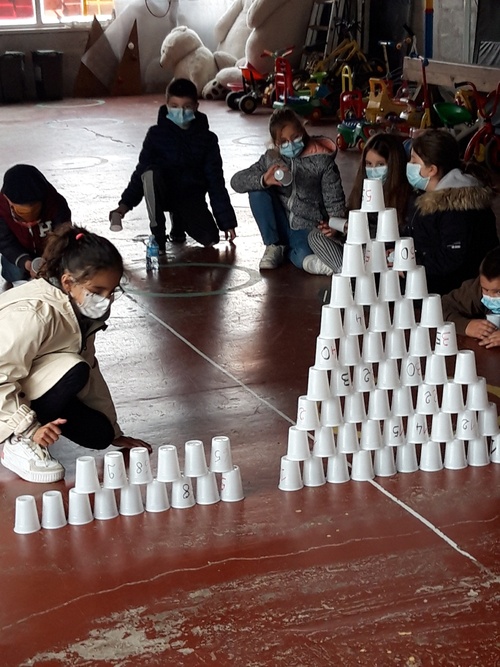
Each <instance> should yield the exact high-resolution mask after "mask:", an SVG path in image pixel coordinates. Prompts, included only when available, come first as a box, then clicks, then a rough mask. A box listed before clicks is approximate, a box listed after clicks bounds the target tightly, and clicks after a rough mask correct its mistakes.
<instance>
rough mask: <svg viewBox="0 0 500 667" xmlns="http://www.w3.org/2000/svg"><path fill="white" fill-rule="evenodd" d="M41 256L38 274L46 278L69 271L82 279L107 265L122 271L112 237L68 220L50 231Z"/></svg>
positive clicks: (121, 260)
mask: <svg viewBox="0 0 500 667" xmlns="http://www.w3.org/2000/svg"><path fill="white" fill-rule="evenodd" d="M43 259H44V263H43V265H42V268H41V269H40V272H39V275H40V276H41V277H42V278H46V279H50V278H56V279H57V280H60V279H61V276H62V275H63V273H71V275H72V276H74V278H75V279H76V280H78V281H81V280H87V279H88V278H92V276H94V275H95V274H96V273H97V272H98V271H102V270H108V269H111V270H114V271H116V272H117V273H119V274H120V275H122V274H123V259H122V256H121V255H120V253H119V252H118V250H117V249H116V248H115V246H114V245H113V244H112V243H111V241H108V239H105V238H104V237H103V236H98V235H97V234H93V233H92V232H89V231H88V230H87V229H84V228H83V227H73V226H72V224H71V223H69V222H68V223H65V224H64V225H59V226H58V227H56V229H55V230H54V231H53V232H51V233H50V234H49V236H48V240H47V245H46V246H45V250H44V253H43Z"/></svg>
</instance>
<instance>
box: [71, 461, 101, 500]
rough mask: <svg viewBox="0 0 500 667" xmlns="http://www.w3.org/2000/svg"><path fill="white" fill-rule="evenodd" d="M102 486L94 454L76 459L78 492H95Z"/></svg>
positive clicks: (76, 486) (76, 487) (76, 485)
mask: <svg viewBox="0 0 500 667" xmlns="http://www.w3.org/2000/svg"><path fill="white" fill-rule="evenodd" d="M100 488H101V485H100V483H99V477H98V476H97V467H96V463H95V458H94V457H93V456H79V457H78V458H77V459H76V479H75V489H76V492H77V493H94V492H95V491H97V490H98V489H100Z"/></svg>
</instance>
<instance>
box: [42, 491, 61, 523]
mask: <svg viewBox="0 0 500 667" xmlns="http://www.w3.org/2000/svg"><path fill="white" fill-rule="evenodd" d="M66 524H67V521H66V514H65V513H64V505H63V498H62V494H61V492H60V491H45V493H44V494H43V495H42V528H45V529H48V530H54V529H56V528H62V527H63V526H65V525H66Z"/></svg>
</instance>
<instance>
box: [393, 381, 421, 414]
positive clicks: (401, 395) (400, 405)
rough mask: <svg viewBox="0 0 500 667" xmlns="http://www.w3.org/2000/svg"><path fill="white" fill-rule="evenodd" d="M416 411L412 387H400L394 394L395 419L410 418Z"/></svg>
mask: <svg viewBox="0 0 500 667" xmlns="http://www.w3.org/2000/svg"><path fill="white" fill-rule="evenodd" d="M414 411H415V407H414V405H413V398H412V395H411V387H398V388H397V389H394V391H393V392H392V403H391V412H392V414H393V416H394V417H409V416H410V415H412V414H413V412H414Z"/></svg>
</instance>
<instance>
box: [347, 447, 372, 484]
mask: <svg viewBox="0 0 500 667" xmlns="http://www.w3.org/2000/svg"><path fill="white" fill-rule="evenodd" d="M374 477H375V473H374V471H373V462H372V453H371V452H369V451H366V450H361V451H359V452H354V454H353V455H352V468H351V479H352V480H353V481H354V482H368V481H369V480H370V479H373V478H374Z"/></svg>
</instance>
